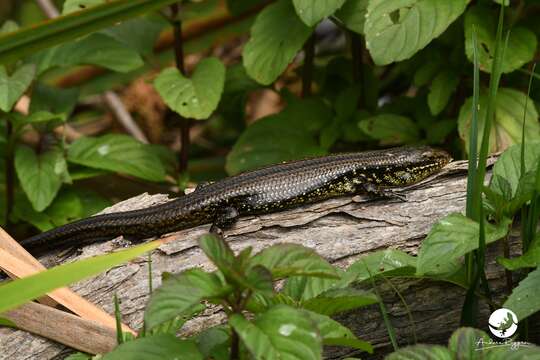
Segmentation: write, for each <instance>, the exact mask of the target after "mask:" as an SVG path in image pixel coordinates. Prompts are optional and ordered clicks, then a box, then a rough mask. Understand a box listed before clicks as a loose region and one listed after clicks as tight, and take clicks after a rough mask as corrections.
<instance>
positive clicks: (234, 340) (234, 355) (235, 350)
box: [230, 328, 240, 360]
mask: <svg viewBox="0 0 540 360" xmlns="http://www.w3.org/2000/svg"><path fill="white" fill-rule="evenodd" d="M230 359H231V360H237V359H240V338H239V337H238V334H237V333H236V331H235V330H234V329H232V328H231V356H230Z"/></svg>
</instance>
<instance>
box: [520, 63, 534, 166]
mask: <svg viewBox="0 0 540 360" xmlns="http://www.w3.org/2000/svg"><path fill="white" fill-rule="evenodd" d="M535 69H536V63H534V64H533V67H532V71H531V75H530V77H529V87H528V89H527V97H526V98H525V106H524V109H523V124H522V126H521V176H523V175H524V174H525V120H526V116H527V105H528V104H527V103H528V102H529V96H530V94H531V87H532V80H533V76H534V70H535Z"/></svg>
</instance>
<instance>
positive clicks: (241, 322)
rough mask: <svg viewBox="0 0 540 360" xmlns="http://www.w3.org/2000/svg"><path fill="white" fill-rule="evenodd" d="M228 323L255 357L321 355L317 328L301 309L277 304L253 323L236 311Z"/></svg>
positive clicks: (307, 359) (307, 358)
mask: <svg viewBox="0 0 540 360" xmlns="http://www.w3.org/2000/svg"><path fill="white" fill-rule="evenodd" d="M229 324H230V325H231V326H232V327H233V329H234V330H235V331H236V332H237V333H238V336H239V337H240V339H241V341H242V343H243V344H244V346H245V347H246V348H247V349H248V351H249V352H250V353H251V355H252V356H253V357H254V358H255V359H291V360H292V359H297V360H312V359H313V360H315V359H321V358H322V339H321V337H320V335H319V333H318V331H317V330H318V329H317V327H316V325H315V323H314V322H313V321H312V320H311V318H310V317H309V315H308V314H306V313H305V312H304V311H302V310H299V309H295V308H292V307H289V306H287V305H276V306H274V307H272V308H271V309H269V310H268V311H266V312H265V313H263V314H262V315H260V316H259V317H257V318H256V319H255V321H253V322H251V321H249V320H246V318H244V317H243V316H242V315H239V314H233V315H232V316H231V317H230V318H229Z"/></svg>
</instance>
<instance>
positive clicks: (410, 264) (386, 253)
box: [343, 249, 416, 284]
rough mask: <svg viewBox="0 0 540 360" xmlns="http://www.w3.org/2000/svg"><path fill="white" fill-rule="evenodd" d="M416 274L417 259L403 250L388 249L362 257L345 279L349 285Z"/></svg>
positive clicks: (351, 267) (352, 266)
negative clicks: (373, 278)
mask: <svg viewBox="0 0 540 360" xmlns="http://www.w3.org/2000/svg"><path fill="white" fill-rule="evenodd" d="M415 272H416V258H415V257H414V256H411V255H409V254H407V253H405V252H403V251H401V250H394V249H387V250H382V251H376V252H374V253H371V254H368V255H366V256H362V257H361V258H360V259H359V260H357V261H356V262H354V263H353V264H352V265H351V266H349V268H348V269H347V271H346V272H345V275H344V277H343V281H344V282H345V283H347V284H350V283H352V282H357V281H358V282H359V281H365V280H368V279H370V278H371V277H376V276H378V275H383V276H387V277H392V276H412V275H414V273H415Z"/></svg>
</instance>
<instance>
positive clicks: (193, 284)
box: [144, 269, 231, 329]
mask: <svg viewBox="0 0 540 360" xmlns="http://www.w3.org/2000/svg"><path fill="white" fill-rule="evenodd" d="M230 291H231V288H230V287H229V286H227V285H226V284H224V283H223V282H222V281H221V279H220V277H219V276H217V275H216V274H212V273H207V272H204V271H202V270H199V269H191V270H187V271H184V272H182V273H180V274H178V275H172V276H170V277H168V278H167V279H165V280H164V281H163V284H162V285H161V286H160V287H159V288H158V289H156V290H155V291H154V292H153V293H152V296H151V298H150V301H149V303H148V306H147V307H146V310H145V313H144V321H145V324H146V326H147V328H148V329H152V328H153V327H155V326H157V325H159V324H162V323H164V322H166V321H169V320H171V319H173V318H175V317H176V316H178V315H180V314H182V313H184V312H186V311H188V310H189V309H191V308H192V307H194V306H196V305H198V304H199V303H200V302H201V301H202V300H206V299H211V298H217V297H221V296H225V295H227V294H228V293H229V292H230Z"/></svg>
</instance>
